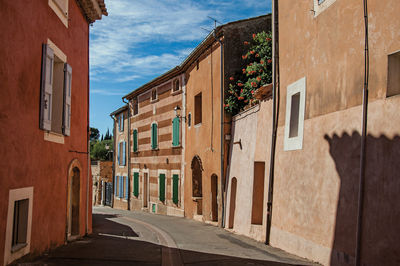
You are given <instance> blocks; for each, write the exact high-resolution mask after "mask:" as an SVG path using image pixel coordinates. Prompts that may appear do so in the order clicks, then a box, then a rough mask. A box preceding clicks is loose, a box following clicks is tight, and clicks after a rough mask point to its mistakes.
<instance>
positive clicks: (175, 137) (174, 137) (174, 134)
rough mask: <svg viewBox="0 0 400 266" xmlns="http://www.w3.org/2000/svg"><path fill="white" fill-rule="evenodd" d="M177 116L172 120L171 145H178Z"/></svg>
mask: <svg viewBox="0 0 400 266" xmlns="http://www.w3.org/2000/svg"><path fill="white" fill-rule="evenodd" d="M179 144H180V143H179V117H175V118H174V119H173V120H172V146H173V147H178V146H179Z"/></svg>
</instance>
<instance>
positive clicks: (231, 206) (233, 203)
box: [228, 177, 237, 228]
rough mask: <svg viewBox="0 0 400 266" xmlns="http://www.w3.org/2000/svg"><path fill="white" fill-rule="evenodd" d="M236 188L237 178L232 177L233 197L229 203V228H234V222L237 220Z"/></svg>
mask: <svg viewBox="0 0 400 266" xmlns="http://www.w3.org/2000/svg"><path fill="white" fill-rule="evenodd" d="M236 188H237V180H236V177H234V178H232V181H231V198H230V203H229V224H228V227H229V228H233V223H234V221H235V208H236Z"/></svg>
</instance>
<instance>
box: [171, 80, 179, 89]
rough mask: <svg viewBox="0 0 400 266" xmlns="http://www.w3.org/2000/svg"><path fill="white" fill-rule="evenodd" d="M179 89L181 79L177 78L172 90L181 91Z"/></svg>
mask: <svg viewBox="0 0 400 266" xmlns="http://www.w3.org/2000/svg"><path fill="white" fill-rule="evenodd" d="M179 90H180V85H179V79H176V80H175V81H174V86H173V88H172V91H173V92H175V91H179Z"/></svg>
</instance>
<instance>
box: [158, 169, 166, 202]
mask: <svg viewBox="0 0 400 266" xmlns="http://www.w3.org/2000/svg"><path fill="white" fill-rule="evenodd" d="M160 174H165V184H164V186H165V188H164V191H165V201H164V202H162V201H160ZM167 183H168V175H167V170H166V169H158V171H157V191H158V193H157V194H158V197H157V202H161V203H162V204H165V205H166V204H167V200H168V199H167Z"/></svg>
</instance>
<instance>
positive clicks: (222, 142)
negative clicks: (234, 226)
mask: <svg viewBox="0 0 400 266" xmlns="http://www.w3.org/2000/svg"><path fill="white" fill-rule="evenodd" d="M213 36H214V39H215V40H216V41H218V42H219V45H220V49H221V59H220V65H221V77H220V79H221V103H220V108H221V203H222V217H221V227H225V200H224V194H223V191H224V190H225V189H224V181H223V177H224V64H223V62H224V45H223V43H222V41H221V40H220V39H219V38H217V33H216V31H215V29H214V32H213Z"/></svg>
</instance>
